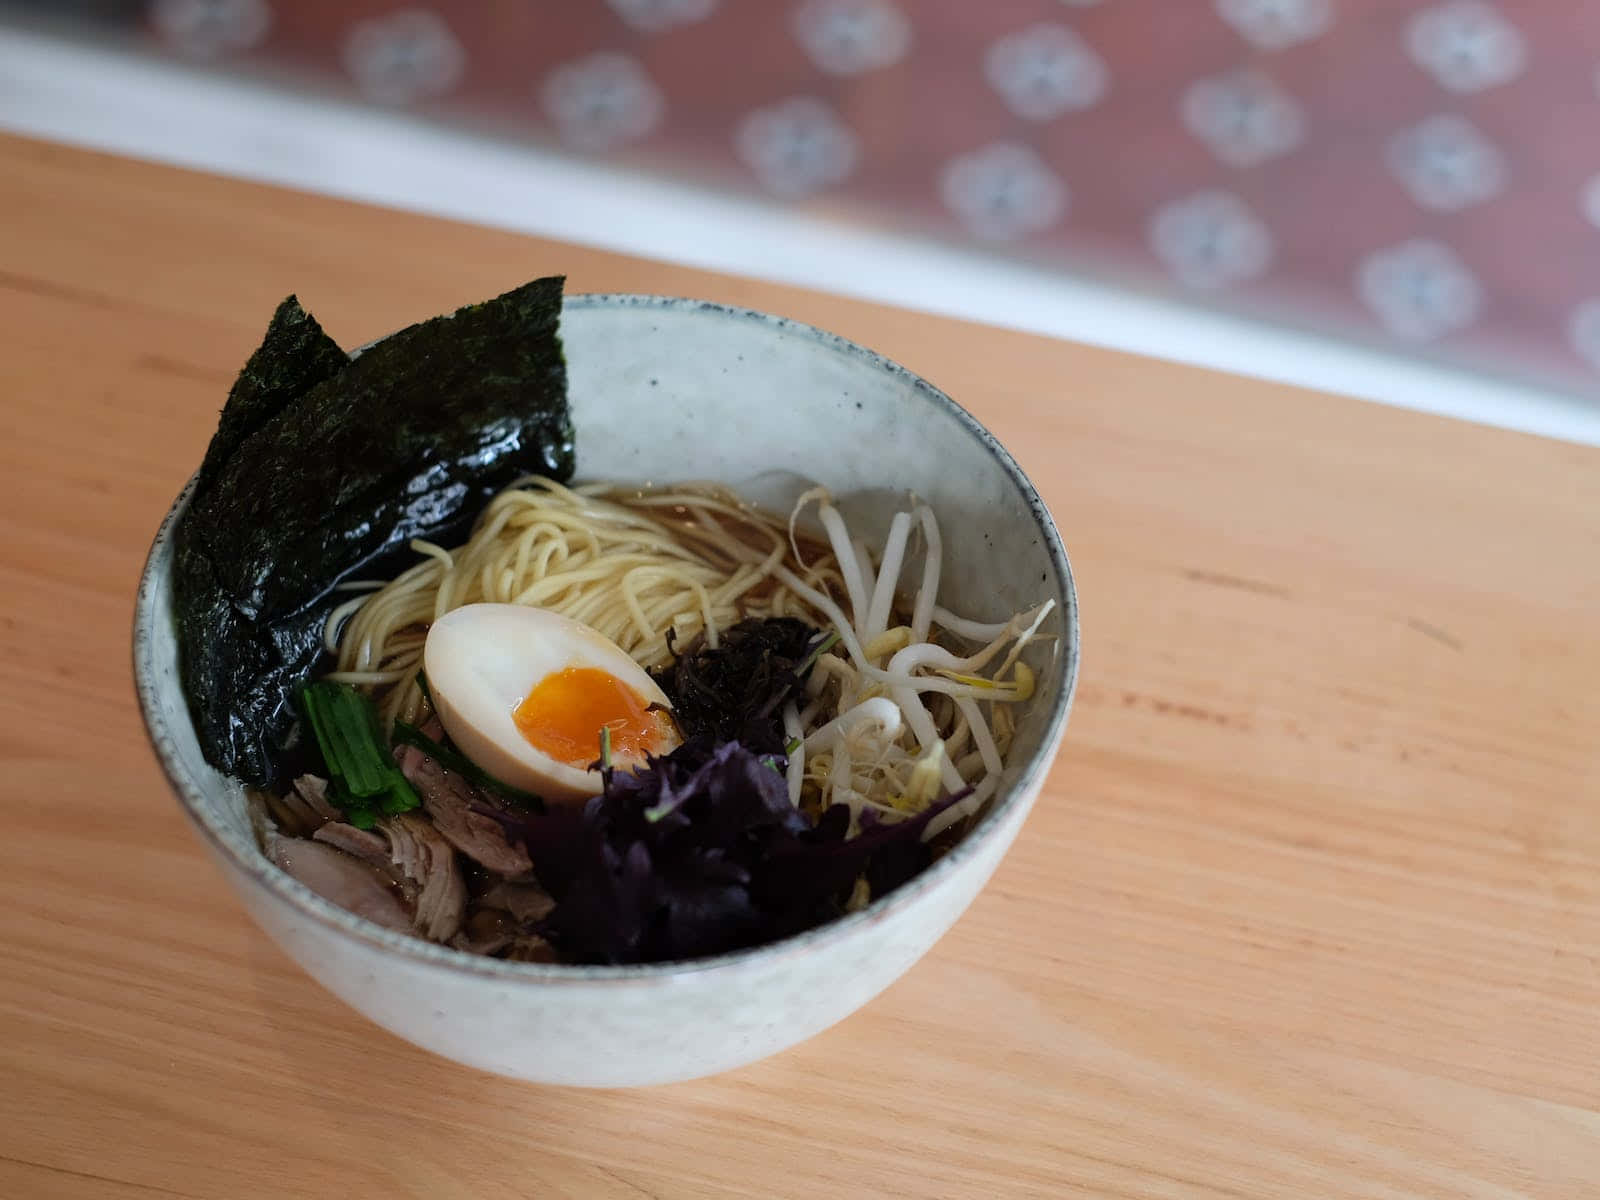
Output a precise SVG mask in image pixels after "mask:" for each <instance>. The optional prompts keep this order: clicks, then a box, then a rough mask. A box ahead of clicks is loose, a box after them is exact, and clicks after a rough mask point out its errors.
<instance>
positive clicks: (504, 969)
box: [133, 295, 1078, 1086]
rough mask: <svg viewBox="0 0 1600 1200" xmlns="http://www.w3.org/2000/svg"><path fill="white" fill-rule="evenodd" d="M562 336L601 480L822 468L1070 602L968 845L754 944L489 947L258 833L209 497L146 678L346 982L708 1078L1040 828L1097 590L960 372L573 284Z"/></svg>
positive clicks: (150, 634)
mask: <svg viewBox="0 0 1600 1200" xmlns="http://www.w3.org/2000/svg"><path fill="white" fill-rule="evenodd" d="M561 332H562V338H563V340H564V342H565V346H566V353H567V362H568V369H569V382H570V395H571V400H572V408H573V416H574V422H575V425H576V429H577V444H578V462H579V468H580V475H579V477H580V478H583V479H603V478H611V479H625V480H640V481H648V482H656V483H660V482H671V481H682V480H694V479H714V480H720V481H723V482H727V483H732V484H735V485H737V486H740V487H741V489H742V490H745V491H746V492H747V493H751V494H753V495H754V496H755V497H756V498H758V499H761V500H763V501H765V502H768V503H783V502H784V501H785V500H786V499H787V498H792V496H793V495H794V494H795V493H796V492H797V490H798V488H799V487H800V486H801V485H802V483H803V481H809V480H815V481H817V482H820V483H822V484H825V485H826V486H827V487H828V488H830V489H831V490H832V491H833V492H834V494H835V495H836V497H838V498H839V501H840V505H841V508H842V509H843V510H844V512H845V514H846V517H847V519H849V520H850V521H851V523H852V528H853V529H854V528H855V527H856V526H857V524H860V525H861V527H862V528H864V529H865V530H867V531H868V532H869V534H876V535H879V536H881V525H882V524H883V523H884V522H885V521H886V518H887V515H888V514H889V513H891V512H892V511H893V510H892V507H891V505H892V504H893V503H894V502H896V501H900V500H903V497H904V494H905V493H906V492H907V491H911V492H915V493H916V494H917V495H919V496H921V497H922V498H924V499H926V500H927V501H928V502H929V503H930V504H931V505H932V506H933V509H934V511H935V513H936V514H937V515H938V518H939V522H940V525H941V528H942V530H943V540H944V553H945V563H946V567H945V571H944V581H943V583H942V584H941V592H940V602H941V603H942V604H943V605H945V606H946V607H947V608H950V609H953V610H955V611H957V612H961V613H963V614H964V615H967V616H970V617H973V618H976V619H979V620H991V621H998V620H1004V619H1006V618H1007V617H1009V616H1010V615H1011V614H1012V613H1014V612H1017V611H1020V610H1022V609H1025V608H1029V607H1031V606H1033V605H1035V604H1038V603H1040V602H1041V601H1044V600H1054V601H1055V602H1056V605H1057V609H1056V613H1055V615H1054V616H1052V617H1051V618H1050V621H1049V622H1048V623H1047V625H1046V626H1045V631H1046V632H1051V633H1054V634H1055V635H1056V642H1055V646H1056V652H1055V653H1053V654H1052V653H1049V652H1047V651H1046V649H1045V648H1044V647H1043V646H1041V648H1040V649H1039V650H1038V651H1034V652H1031V653H1034V654H1035V659H1034V663H1033V665H1034V667H1035V669H1036V671H1037V673H1038V691H1037V693H1036V695H1035V698H1034V699H1033V701H1032V702H1031V704H1030V705H1029V707H1028V708H1027V711H1026V715H1025V717H1024V718H1023V719H1022V720H1021V722H1020V724H1019V728H1018V730H1017V734H1016V738H1015V742H1014V745H1013V749H1012V751H1011V754H1010V759H1009V763H1008V765H1007V769H1006V775H1005V781H1004V784H1003V786H1002V787H1001V789H1000V790H999V791H998V792H997V794H996V797H995V800H994V801H993V803H992V804H991V805H990V806H989V808H988V809H987V811H986V812H985V813H984V815H983V816H982V817H981V818H980V820H979V821H978V822H977V823H976V824H975V825H974V827H973V828H972V829H971V831H970V832H969V833H968V834H967V836H966V837H965V838H964V839H963V840H962V841H961V842H960V843H959V844H958V845H957V846H956V847H955V848H954V849H953V850H952V851H950V852H949V853H948V854H946V855H945V856H943V857H942V858H941V859H939V861H938V862H936V863H934V864H933V865H932V866H931V867H930V868H929V869H928V870H926V871H925V872H923V873H922V874H921V875H919V876H917V877H916V878H915V879H913V880H911V881H910V882H909V883H907V884H905V885H904V886H902V887H901V888H899V889H898V890H897V891H894V892H892V893H890V894H889V895H887V896H885V897H883V898H882V899H880V900H878V901H877V902H875V903H873V904H871V905H870V906H868V907H867V908H865V909H863V910H862V911H860V912H857V913H854V914H852V915H850V916H847V917H844V918H843V919H841V920H838V921H834V922H832V923H830V924H828V925H824V926H821V927H819V928H817V929H814V930H811V931H809V932H807V933H804V934H801V935H798V936H795V937H791V938H788V939H786V940H783V941H780V942H776V943H772V944H769V945H764V946H760V947H757V948H754V949H750V950H744V951H740V952H738V953H733V954H723V955H719V956H717V957H714V958H705V959H696V960H692V961H687V962H680V963H666V964H655V965H645V966H618V967H582V966H558V965H542V964H531V963H514V962H502V961H499V960H496V959H489V958H479V957H474V956H470V955H467V954H463V953H459V952H457V951H454V950H450V949H447V948H445V947H442V946H437V945H433V944H430V943H427V942H423V941H420V940H418V939H415V938H411V937H407V936H404V935H402V934H398V933H395V932H392V931H389V930H386V929H382V928H379V927H378V926H376V925H372V924H369V923H367V922H366V921H364V920H362V919H360V918H358V917H355V916H352V915H350V914H349V913H346V912H345V911H343V910H342V909H340V908H337V907H335V906H334V905H332V904H330V903H329V902H328V901H326V900H324V899H322V898H321V897H319V896H317V895H315V894H314V893H312V892H311V891H309V890H308V889H306V888H305V887H303V886H301V885H300V884H299V883H297V882H295V881H294V880H292V879H290V878H289V877H288V876H287V875H285V874H283V873H282V872H280V871H279V870H278V869H277V868H276V867H274V866H273V865H272V864H270V863H269V862H268V861H267V860H266V859H265V858H263V857H262V855H261V853H260V852H259V851H258V850H257V848H256V844H255V842H254V841H253V840H252V836H251V831H250V825H249V821H248V819H247V817H246V812H245V798H244V794H243V791H242V789H241V787H240V785H239V784H238V783H237V782H235V781H233V780H230V779H227V778H225V777H223V776H222V775H220V774H218V773H217V772H216V771H215V770H213V769H212V768H211V767H210V766H208V765H207V764H206V762H205V760H204V758H203V757H202V756H201V753H200V749H199V746H198V744H197V742H196V740H195V733H194V729H193V726H192V724H191V722H190V719H189V714H188V710H187V707H186V706H185V703H184V700H183V696H182V693H181V691H180V688H179V684H178V671H177V646H176V641H175V638H174V633H173V614H172V601H171V586H170V581H171V569H172V530H173V525H174V523H175V522H176V521H177V519H178V518H179V517H180V516H181V515H182V513H183V510H184V505H185V502H186V497H187V491H186V492H185V495H184V496H182V497H180V498H179V499H178V501H177V503H176V504H175V505H174V506H173V509H172V512H171V513H170V514H169V515H168V517H167V519H166V522H165V523H164V524H163V525H162V527H161V531H160V533H159V534H158V535H157V536H156V539H155V543H154V545H153V547H152V548H151V551H150V557H149V561H148V563H147V564H146V566H145V571H144V577H143V580H142V582H141V584H140V588H139V596H138V605H137V614H136V618H135V626H134V646H133V649H134V667H135V678H136V683H137V687H138V693H139V701H140V704H141V706H142V708H143V711H144V717H145V722H146V724H147V725H148V728H149V732H150V739H151V741H152V743H153V744H154V746H155V750H156V754H157V755H158V757H159V758H160V761H161V764H162V766H163V767H164V768H165V770H166V772H167V776H168V778H169V779H170V780H171V782H172V786H173V788H174V790H175V791H176V792H177V795H178V799H179V802H180V803H181V804H182V806H183V809H184V811H185V812H186V813H187V814H188V816H189V818H190V819H191V820H192V821H193V822H194V824H195V827H196V828H197V829H198V830H199V832H200V835H201V838H202V840H203V842H204V843H205V846H206V848H207V849H208V850H209V851H210V853H211V855H212V857H213V858H214V859H215V860H216V862H217V863H218V865H219V866H220V867H221V869H222V873H223V875H224V876H225V877H226V879H227V880H228V883H229V884H230V885H231V886H232V887H233V889H234V890H235V891H236V892H237V893H238V894H239V898H240V899H241V900H242V901H243V903H244V905H245V907H246V908H247V909H248V910H249V912H250V915H251V916H252V917H253V918H254V919H255V920H256V922H257V923H258V924H260V926H261V927H262V928H263V929H264V930H265V931H266V932H267V933H268V934H269V935H271V937H272V938H273V940H274V941H276V942H277V943H278V944H279V945H280V946H281V947H282V948H283V949H284V951H285V952H286V953H287V954H288V955H289V956H290V957H291V958H293V959H294V960H295V961H296V962H297V963H299V964H300V965H301V966H302V967H303V968H305V970H306V972H307V973H308V974H310V975H311V976H312V977H313V978H314V979H316V980H317V981H318V982H319V983H321V984H322V985H323V986H324V987H326V988H327V989H328V990H329V991H331V992H333V993H334V994H335V995H337V996H338V997H340V998H341V999H342V1000H344V1001H345V1002H346V1003H348V1004H349V1005H351V1006H352V1007H353V1008H355V1009H356V1010H357V1011H359V1012H361V1013H363V1014H364V1015H366V1016H367V1017H369V1018H370V1019H371V1020H372V1021H374V1022H376V1023H377V1024H378V1025H381V1026H382V1027H383V1028H385V1029H387V1030H390V1031H391V1032H393V1033H396V1034H398V1035H399V1036H400V1037H403V1038H405V1039H406V1040H408V1041H410V1042H414V1043H415V1044H416V1045H418V1046H422V1047H424V1048H426V1049H428V1050H432V1051H434V1052H435V1053H437V1054H441V1055H444V1056H445V1057H447V1058H451V1059H455V1060H456V1061H458V1062H462V1063H466V1064H468V1065H469V1066H473V1067H479V1068H481V1069H483V1070H486V1071H493V1072H496V1073H499V1074H502V1075H509V1076H514V1077H517V1078H521V1079H527V1080H535V1081H540V1082H547V1083H562V1084H583V1085H591V1086H620V1085H634V1084H647V1083H660V1082H666V1081H670V1080H680V1079H689V1078H693V1077H696V1076H702V1075H709V1074H712V1073H714V1072H718V1071H725V1070H728V1069H729V1068H732V1067H737V1066H740V1065H741V1064H744V1063H749V1062H752V1061H754V1060H756V1059H759V1058H762V1057H764V1056H766V1055H769V1054H773V1053H775V1052H777V1051H780V1050H783V1049H785V1048H786V1047H789V1046H793V1045H794V1044H796V1043H797V1042H800V1041H803V1040H805V1039H806V1038H809V1037H811V1036H812V1035H813V1034H816V1033H817V1032H819V1031H820V1030H823V1029H826V1028H827V1027H828V1026H830V1025H832V1024H833V1023H834V1022H836V1021H838V1020H840V1019H841V1018H843V1017H845V1016H847V1015H848V1014H850V1013H851V1012H853V1011H854V1010H855V1009H857V1008H859V1007H860V1006H861V1005H863V1004H865V1003H866V1002H867V1001H868V1000H870V999H872V997H873V996H875V995H877V994H878V993H879V992H881V991H882V990H883V989H884V988H886V987H887V986H888V985H889V984H891V983H893V982H894V981H895V979H897V978H898V977H899V976H900V975H901V974H902V973H904V972H905V971H906V969H907V968H909V967H910V966H911V964H912V963H914V962H916V961H917V959H918V958H920V957H921V956H922V955H923V953H924V952H926V951H927V949H928V948H929V947H930V946H932V945H933V943H934V942H935V941H936V940H938V938H939V937H940V936H941V935H942V934H943V933H944V932H945V931H946V930H947V929H949V928H950V926H951V925H952V924H953V923H954V922H955V920H956V918H957V917H959V916H960V915H961V913H962V912H963V910H965V909H966V907H967V905H968V904H969V903H971V901H972V898H973V897H974V896H975V895H976V894H977V893H978V890H979V889H980V888H981V887H982V886H983V885H984V882H985V881H986V880H987V879H988V878H989V876H990V874H991V873H992V872H993V871H994V869H995V866H996V864H998V863H999V861H1000V858H1001V856H1002V855H1004V854H1005V852H1006V850H1007V848H1008V847H1009V846H1010V845H1011V842H1012V839H1014V838H1015V837H1016V836H1017V831H1018V829H1020V828H1021V826H1022V823H1023V819H1024V818H1025V817H1026V816H1027V814H1028V810H1029V809H1030V808H1031V807H1032V805H1033V802H1034V798H1035V797H1036V796H1037V795H1038V792H1039V788H1040V785H1041V783H1042V782H1043V780H1044V777H1045V773H1046V770H1047V769H1048V767H1049V765H1050V761H1051V759H1052V757H1053V756H1054V752H1055V749H1056V745H1057V743H1058V741H1059V739H1060V737H1061V733H1062V729H1063V727H1064V726H1065V724H1066V720H1067V711H1068V708H1069V705H1070V703H1071V699H1072V692H1073V685H1074V682H1075V679H1076V676H1077V667H1078V623H1077V602H1076V599H1075V597H1074V592H1073V583H1072V574H1071V569H1070V568H1069V566H1068V564H1067V556H1066V552H1065V551H1064V549H1063V548H1062V545H1061V539H1060V537H1059V536H1058V534H1057V532H1056V529H1055V525H1054V523H1053V522H1052V521H1051V519H1050V514H1049V513H1048V512H1047V511H1046V509H1045V506H1044V504H1043V502H1042V501H1041V500H1040V499H1039V496H1038V494H1037V493H1036V492H1035V491H1034V489H1033V487H1032V485H1030V484H1029V482H1028V480H1027V479H1026V478H1025V477H1024V476H1023V474H1022V472H1021V470H1019V469H1018V467H1017V464H1016V463H1015V462H1014V461H1013V460H1012V458H1011V456H1010V455H1009V454H1007V453H1006V451H1005V450H1004V449H1003V448H1002V447H1001V446H1000V445H999V443H997V442H996V441H995V439H994V438H993V437H992V436H991V435H990V434H989V433H988V431H986V430H985V429H984V428H983V426H981V425H980V424H978V422H977V421H975V420H974V419H973V418H972V417H971V416H969V415H968V414H967V413H966V412H965V411H963V410H962V409H961V408H959V407H958V406H957V405H956V404H955V403H953V402H952V401H951V400H950V399H949V398H948V397H947V396H945V395H944V394H943V393H942V392H940V391H939V390H938V389H937V388H934V387H933V386H931V385H930V384H928V383H926V382H925V381H923V380H922V379H919V378H918V377H917V376H915V375H913V374H912V373H911V372H909V371H907V370H905V369H904V368H902V367H899V366H897V365H895V364H894V363H892V362H889V361H888V360H886V359H884V358H883V357H881V356H879V355H877V354H874V353H873V352H871V351H870V350H866V349H863V348H862V347H860V346H857V345H855V344H853V343H851V342H848V341H846V340H844V339H843V338H840V337H836V336H834V335H832V334H828V333H824V332H822V331H821V330H817V329H813V328H811V327H809V326H806V325H800V324H797V323H795V322H793V321H787V320H783V319H781V318H777V317H771V316H765V315H763V314H760V313H755V312H748V311H742V310H738V309H731V308H726V307H723V306H721V305H715V304H709V303H704V302H700V301H691V300H680V299H669V298H661V297H650V296H606V295H580V296H570V297H568V299H567V301H566V305H565V309H564V313H563V318H562V331H561ZM875 525H877V526H878V528H876V529H875V528H874V526H875ZM926 1000H927V1002H928V1003H930V1004H931V1003H935V1002H936V998H935V997H933V996H929V997H926ZM905 1002H906V1003H915V1002H916V1000H915V997H913V996H908V997H906V998H905Z"/></svg>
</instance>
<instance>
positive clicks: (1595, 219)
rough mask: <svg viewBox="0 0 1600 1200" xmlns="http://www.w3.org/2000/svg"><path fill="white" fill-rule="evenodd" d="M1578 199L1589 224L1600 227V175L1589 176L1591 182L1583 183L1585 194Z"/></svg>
mask: <svg viewBox="0 0 1600 1200" xmlns="http://www.w3.org/2000/svg"><path fill="white" fill-rule="evenodd" d="M1578 199H1579V206H1580V207H1581V208H1582V209H1583V215H1584V216H1585V217H1587V218H1588V219H1589V224H1591V225H1594V226H1597V227H1600V175H1591V176H1589V182H1588V183H1586V184H1584V185H1583V194H1582V195H1581V196H1580V197H1579V198H1578Z"/></svg>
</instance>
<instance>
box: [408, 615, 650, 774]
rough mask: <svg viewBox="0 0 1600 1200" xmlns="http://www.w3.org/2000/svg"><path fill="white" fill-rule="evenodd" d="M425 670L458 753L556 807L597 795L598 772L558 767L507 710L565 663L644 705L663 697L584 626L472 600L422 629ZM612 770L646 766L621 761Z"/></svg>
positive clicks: (642, 673)
mask: <svg viewBox="0 0 1600 1200" xmlns="http://www.w3.org/2000/svg"><path fill="white" fill-rule="evenodd" d="M422 665H423V669H424V670H425V671H426V672H427V675H428V688H429V691H431V692H432V694H433V702H434V708H435V711H436V712H437V713H438V715H439V720H440V721H441V722H443V724H444V728H445V732H446V733H448V734H449V735H450V740H451V741H453V742H454V743H455V744H456V748H457V749H458V750H460V751H461V753H462V754H464V755H466V756H467V757H468V758H470V759H471V760H472V761H473V762H475V763H477V764H478V766H480V767H482V768H483V769H484V770H485V771H487V772H488V773H489V774H491V775H493V776H494V777H495V778H496V779H499V780H501V781H503V782H505V783H508V784H510V785H512V786H513V787H518V788H522V789H523V790H525V791H529V792H535V793H537V794H538V795H540V796H543V797H544V798H545V799H546V800H549V801H551V802H553V803H564V802H573V801H579V800H583V799H585V798H587V797H589V796H593V795H596V794H598V793H599V791H600V789H601V779H600V773H599V772H598V771H587V770H584V769H582V768H580V767H572V766H568V765H567V764H566V763H563V762H557V761H556V760H555V759H553V758H551V757H550V756H549V755H548V754H545V753H544V752H542V751H540V750H538V749H535V748H534V747H533V746H532V745H531V744H530V743H529V742H528V740H527V739H526V738H525V737H523V735H522V731H521V730H519V729H518V728H517V725H516V721H515V720H514V718H513V713H514V712H515V711H516V708H517V706H518V705H519V704H521V703H522V701H523V700H524V699H526V698H527V695H528V693H529V692H530V691H531V690H532V689H533V687H534V686H535V685H536V684H537V683H539V681H540V680H542V679H544V678H546V677H547V676H549V675H552V674H554V673H556V672H558V671H562V670H565V669H566V668H568V667H580V668H582V667H592V668H596V669H598V670H601V671H605V672H607V673H608V674H610V675H612V676H614V677H615V678H616V679H617V680H619V681H620V682H621V683H623V684H624V685H625V686H627V687H629V688H631V689H632V690H633V691H634V693H635V694H637V695H638V696H640V697H642V698H643V699H644V701H645V703H647V704H648V703H651V702H654V703H656V704H661V705H665V704H666V703H667V697H666V694H665V693H664V692H662V690H661V689H660V688H659V687H657V686H656V683H655V680H653V679H651V678H650V676H649V675H648V674H647V673H646V672H645V670H644V668H642V667H641V666H639V664H638V663H636V662H634V661H633V659H632V658H631V657H630V656H629V655H628V653H627V651H625V650H623V649H622V648H621V647H620V646H618V645H617V644H616V643H615V642H613V641H612V640H611V639H610V638H607V637H606V636H604V635H603V634H601V633H598V632H596V631H595V630H593V629H590V628H589V627H588V626H587V625H584V624H581V623H580V622H578V621H573V620H570V619H569V618H567V617H563V616H560V615H558V614H556V613H553V612H547V611H545V610H544V609H539V608H527V607H524V606H523V605H520V604H469V605H466V606H465V607H463V608H458V609H455V610H453V611H451V612H448V613H446V614H445V615H444V616H442V617H440V618H439V619H438V620H437V621H435V622H434V623H433V625H432V627H430V628H429V630H428V640H427V644H426V645H425V646H424V648H423V655H422ZM615 761H616V765H617V766H618V767H622V768H626V767H629V766H638V765H642V764H640V763H634V762H629V761H627V760H626V759H625V758H624V757H623V756H620V755H619V756H618V757H617V759H616V760H615Z"/></svg>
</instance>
